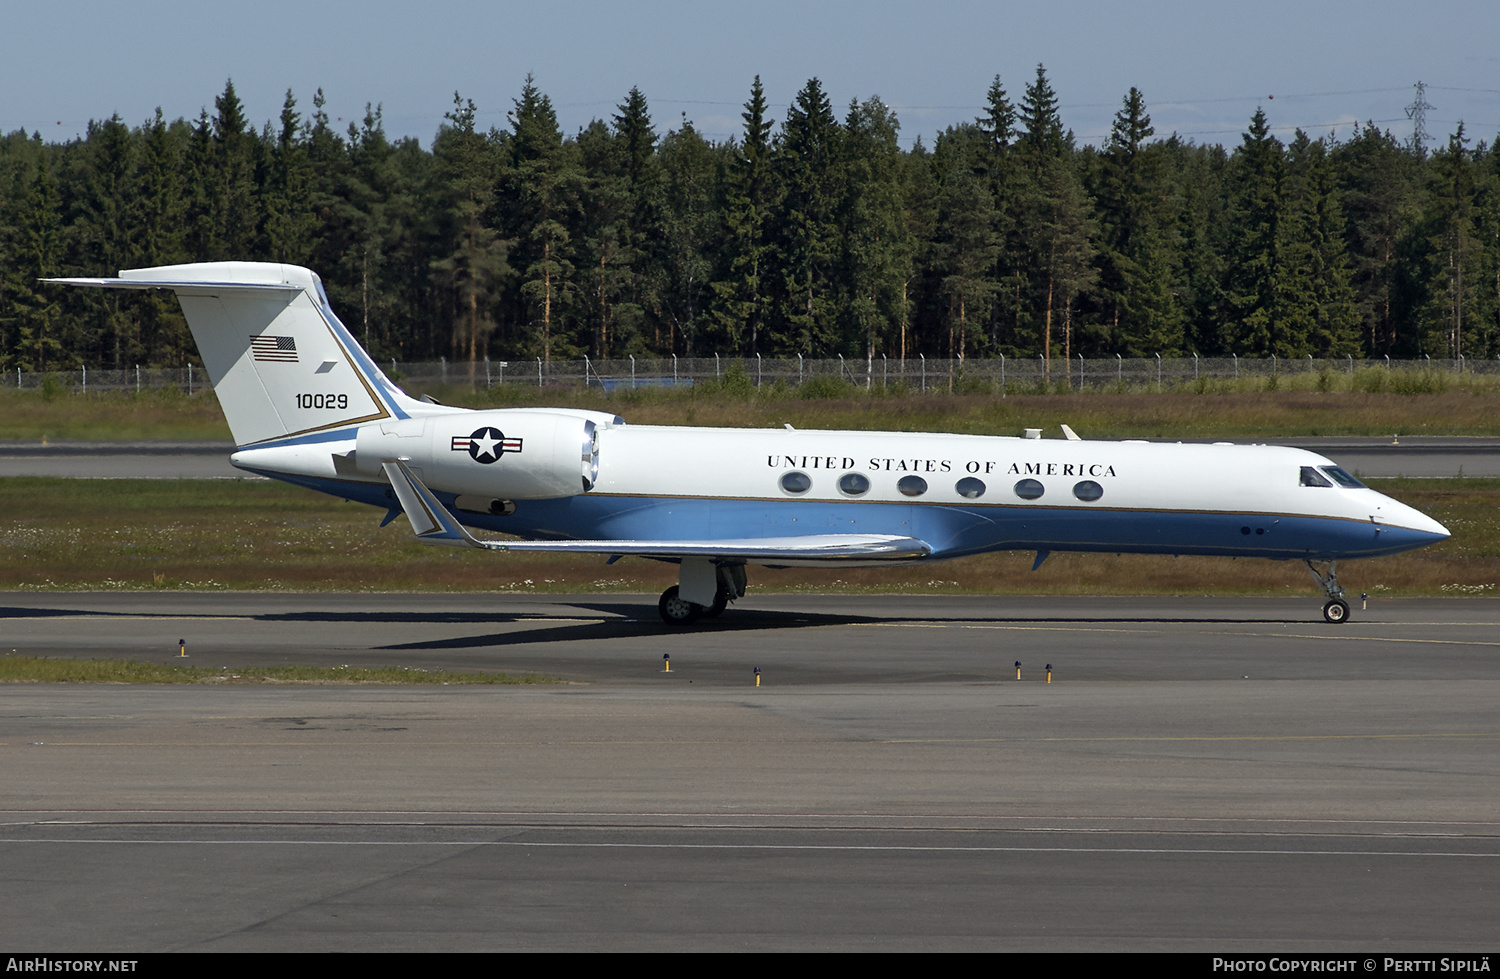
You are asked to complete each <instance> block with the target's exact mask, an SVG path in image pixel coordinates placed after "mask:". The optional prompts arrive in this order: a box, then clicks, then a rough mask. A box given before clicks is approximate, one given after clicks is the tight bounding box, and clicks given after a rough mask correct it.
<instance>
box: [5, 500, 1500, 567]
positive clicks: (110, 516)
mask: <svg viewBox="0 0 1500 979" xmlns="http://www.w3.org/2000/svg"><path fill="white" fill-rule="evenodd" d="M1370 484H1371V485H1372V486H1373V487H1374V488H1376V489H1378V490H1380V491H1381V492H1383V493H1387V494H1389V495H1391V496H1393V497H1395V498H1396V499H1399V500H1402V501H1403V502H1406V503H1409V504H1411V505H1413V506H1415V507H1417V508H1418V509H1420V510H1423V511H1424V512H1426V513H1429V514H1431V515H1432V516H1433V517H1434V518H1436V519H1437V520H1439V521H1441V522H1442V523H1443V524H1444V525H1446V526H1447V527H1448V528H1449V529H1450V530H1451V531H1452V532H1453V537H1452V538H1451V539H1449V540H1447V541H1444V542H1443V543H1440V544H1436V545H1434V546H1432V547H1428V548H1424V549H1422V550H1420V551H1413V552H1409V553H1407V554H1401V555H1396V556H1394V557H1388V558H1373V559H1368V560H1363V561H1358V562H1352V563H1348V564H1345V565H1343V566H1342V567H1341V569H1340V570H1341V578H1342V581H1343V583H1344V584H1345V586H1346V587H1348V588H1349V589H1350V591H1352V592H1354V593H1355V594H1358V593H1359V592H1362V591H1363V592H1369V593H1370V594H1372V595H1376V594H1388V595H1464V594H1489V595H1494V594H1497V589H1500V519H1497V517H1500V480H1496V479H1447V480H1370ZM0 514H4V517H3V518H0V589H12V590H64V589H66V590H74V589H85V590H127V591H129V590H194V591H202V590H227V589H233V590H255V591H277V590H289V591H325V590H326V591H483V592H513V593H523V594H524V593H570V594H576V593H601V594H608V593H647V594H653V595H654V594H656V593H658V592H660V591H661V590H662V589H664V588H666V587H668V586H669V585H672V584H675V583H676V578H677V572H676V567H675V566H673V565H667V564H662V563H659V562H653V561H645V560H626V561H622V562H619V563H617V564H615V565H612V566H606V565H605V564H604V560H603V558H602V557H598V556H588V555H563V554H546V555H544V554H536V555H529V554H528V555H521V554H490V553H483V552H478V551H468V550H457V549H449V548H436V547H428V546H425V545H422V544H419V543H417V542H416V541H415V540H414V539H413V538H412V535H411V530H410V527H409V526H408V525H407V523H406V521H405V520H404V519H402V518H398V519H397V520H396V521H395V522H393V523H392V524H391V525H389V526H387V527H384V528H381V527H379V526H378V525H379V518H380V516H381V511H379V510H376V509H373V508H369V507H364V506H360V505H358V504H353V503H344V502H341V501H338V500H334V499H332V498H329V497H325V496H321V495H319V494H316V493H313V492H310V491H307V490H302V489H298V488H296V487H293V486H289V485H286V484H282V483H274V482H261V481H233V480H226V481H194V480H181V481H172V480H67V479H44V478H31V477H15V478H9V479H0ZM1032 559H1033V556H1032V555H1031V554H1030V553H1015V552H1000V553H994V554H986V555H981V556H978V557H973V558H965V559H962V560H959V561H951V562H941V563H934V564H927V565H916V566H908V567H896V568H850V569H838V570H818V569H787V570H781V571H772V570H768V569H762V568H756V569H754V570H753V571H752V577H751V588H752V590H753V591H756V592H776V591H781V592H817V593H844V594H858V593H906V594H924V593H938V594H943V593H947V594H995V595H1002V594H1004V595H1014V594H1022V595H1141V594H1150V595H1200V594H1210V593H1211V594H1220V595H1298V596H1307V595H1311V594H1313V588H1312V583H1311V581H1310V579H1309V578H1308V576H1307V574H1306V572H1305V571H1304V570H1303V569H1302V568H1301V566H1300V565H1299V564H1297V563H1296V562H1278V561H1265V560H1256V559H1241V560H1232V559H1227V558H1195V557H1184V558H1172V557H1163V556H1149V555H1124V556H1116V555H1089V554H1064V553H1059V554H1054V555H1053V556H1052V557H1051V558H1049V559H1048V560H1047V562H1046V563H1045V564H1044V565H1043V566H1042V568H1041V569H1040V570H1038V571H1036V572H1033V571H1031V570H1030V569H1031V562H1032Z"/></svg>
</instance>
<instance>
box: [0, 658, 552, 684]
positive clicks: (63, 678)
mask: <svg viewBox="0 0 1500 979" xmlns="http://www.w3.org/2000/svg"><path fill="white" fill-rule="evenodd" d="M560 682H561V681H559V680H555V679H552V678H549V677H543V676H538V675H536V674H526V675H524V676H516V675H513V674H510V673H453V672H449V671H445V670H422V669H408V668H406V667H384V668H379V669H366V668H360V667H348V666H334V667H326V668H325V667H315V666H249V667H241V668H237V669H231V668H229V667H224V668H220V669H217V670H215V669H210V668H207V667H201V666H166V665H158V664H154V663H140V662H136V661H134V660H114V659H52V658H49V657H44V656H12V655H8V654H7V655H5V656H0V683H217V684H240V685H243V684H279V683H296V684H341V685H342V684H413V683H417V684H439V685H448V684H517V683H560Z"/></svg>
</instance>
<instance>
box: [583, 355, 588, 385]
mask: <svg viewBox="0 0 1500 979" xmlns="http://www.w3.org/2000/svg"><path fill="white" fill-rule="evenodd" d="M583 389H584V390H585V391H587V390H588V389H589V355H588V354H584V355H583Z"/></svg>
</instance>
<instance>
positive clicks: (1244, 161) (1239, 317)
mask: <svg viewBox="0 0 1500 979" xmlns="http://www.w3.org/2000/svg"><path fill="white" fill-rule="evenodd" d="M1283 167H1284V162H1283V156H1282V146H1281V142H1280V141H1279V140H1278V139H1276V137H1274V136H1272V135H1271V129H1270V126H1269V124H1268V123H1267V122H1266V114H1265V112H1264V111H1263V110H1261V109H1256V110H1255V115H1254V116H1252V117H1251V119H1250V128H1249V129H1248V130H1246V132H1245V135H1244V139H1243V142H1242V144H1241V146H1240V149H1239V152H1238V153H1237V154H1236V156H1235V176H1236V179H1237V183H1238V188H1239V191H1238V195H1237V199H1236V201H1235V207H1234V212H1233V214H1232V216H1231V224H1230V227H1231V235H1232V240H1231V243H1230V247H1231V255H1232V258H1231V261H1230V279H1229V283H1228V287H1227V290H1226V293H1227V299H1228V304H1229V309H1230V312H1231V315H1232V317H1233V319H1232V322H1231V324H1230V327H1231V330H1232V339H1231V343H1232V349H1233V350H1235V351H1237V352H1239V353H1243V354H1251V355H1256V356H1267V355H1270V354H1276V355H1277V356H1280V357H1286V356H1288V355H1289V353H1290V350H1289V343H1288V338H1287V336H1286V335H1285V333H1284V330H1283V325H1282V324H1279V323H1277V322H1276V314H1277V311H1278V303H1277V299H1278V297H1277V276H1278V274H1279V273H1280V272H1281V256H1280V252H1279V247H1280V245H1281V243H1282V240H1283V238H1282V229H1281V221H1282V210H1283V209H1282V201H1281V183H1282V176H1283V174H1282V171H1283Z"/></svg>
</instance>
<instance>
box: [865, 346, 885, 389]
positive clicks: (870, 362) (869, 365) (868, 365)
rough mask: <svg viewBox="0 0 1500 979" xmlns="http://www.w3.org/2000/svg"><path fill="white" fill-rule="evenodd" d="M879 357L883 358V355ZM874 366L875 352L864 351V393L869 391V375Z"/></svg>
mask: <svg viewBox="0 0 1500 979" xmlns="http://www.w3.org/2000/svg"><path fill="white" fill-rule="evenodd" d="M880 356H882V357H884V356H885V354H881V355H880ZM874 366H875V352H874V351H873V350H869V349H866V350H865V390H866V391H868V390H870V375H871V373H872V371H873V369H874Z"/></svg>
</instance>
